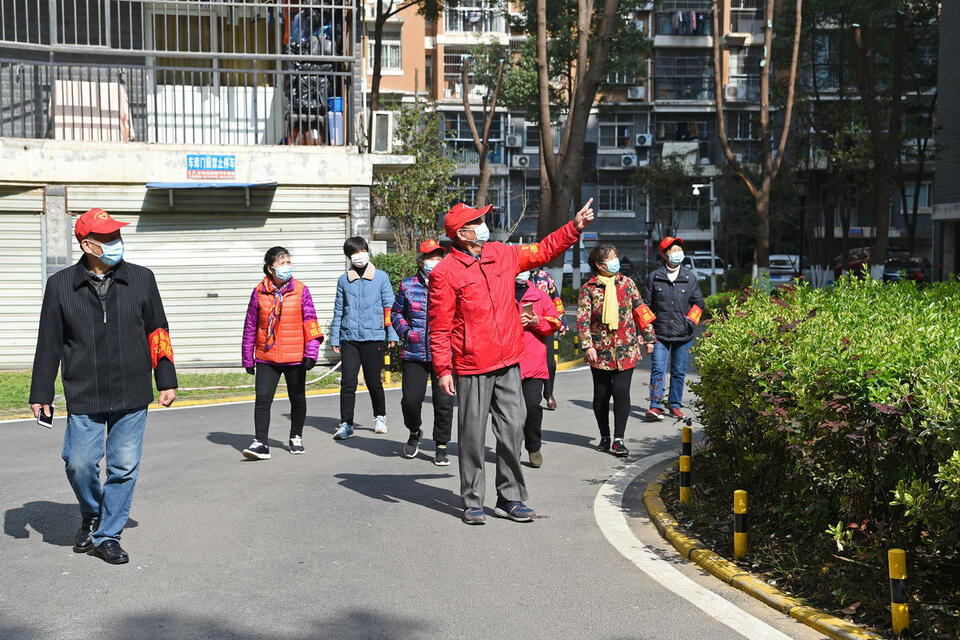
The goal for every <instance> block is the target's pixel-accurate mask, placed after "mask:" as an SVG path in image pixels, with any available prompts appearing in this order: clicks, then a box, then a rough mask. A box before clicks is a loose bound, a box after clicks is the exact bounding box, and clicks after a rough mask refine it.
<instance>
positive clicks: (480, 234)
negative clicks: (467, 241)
mask: <svg viewBox="0 0 960 640" xmlns="http://www.w3.org/2000/svg"><path fill="white" fill-rule="evenodd" d="M464 231H473V233H474V234H475V238H474V240H473V243H474V244H475V245H477V246H480V245H482V244H483V243H484V242H486V241H487V240H489V239H490V228H489V227H487V223H486V222H481V223H480V224H479V226H477V227H475V228H473V229H464Z"/></svg>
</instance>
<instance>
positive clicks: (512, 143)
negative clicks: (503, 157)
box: [506, 133, 523, 149]
mask: <svg viewBox="0 0 960 640" xmlns="http://www.w3.org/2000/svg"><path fill="white" fill-rule="evenodd" d="M506 142H507V148H508V149H519V148H520V147H522V146H523V136H522V135H520V134H519V133H508V134H507V141H506Z"/></svg>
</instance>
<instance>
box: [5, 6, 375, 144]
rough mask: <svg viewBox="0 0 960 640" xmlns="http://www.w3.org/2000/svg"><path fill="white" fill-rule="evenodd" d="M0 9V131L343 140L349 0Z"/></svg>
mask: <svg viewBox="0 0 960 640" xmlns="http://www.w3.org/2000/svg"><path fill="white" fill-rule="evenodd" d="M0 9H2V12H0V135H2V136H24V137H34V138H55V139H63V140H87V141H97V140H113V141H124V142H126V141H137V142H159V143H212V144H335V145H344V144H349V143H350V142H351V141H352V140H353V137H354V136H353V126H351V125H352V120H353V117H354V116H353V105H352V100H351V82H350V77H351V71H352V66H353V63H354V60H355V58H354V53H355V50H356V49H355V42H354V40H355V37H354V36H355V34H356V22H355V20H356V18H355V12H354V8H353V5H352V4H349V3H346V4H344V3H341V2H339V1H336V2H332V1H331V2H327V1H325V2H321V3H310V4H307V3H301V2H300V1H299V0H298V1H296V2H288V1H286V0H279V2H277V3H267V2H259V1H254V2H231V1H226V2H187V1H185V0H150V1H147V2H138V1H133V0H102V2H99V3H90V4H86V3H80V2H68V1H67V0H60V1H59V2H48V3H37V2H32V1H30V0H0Z"/></svg>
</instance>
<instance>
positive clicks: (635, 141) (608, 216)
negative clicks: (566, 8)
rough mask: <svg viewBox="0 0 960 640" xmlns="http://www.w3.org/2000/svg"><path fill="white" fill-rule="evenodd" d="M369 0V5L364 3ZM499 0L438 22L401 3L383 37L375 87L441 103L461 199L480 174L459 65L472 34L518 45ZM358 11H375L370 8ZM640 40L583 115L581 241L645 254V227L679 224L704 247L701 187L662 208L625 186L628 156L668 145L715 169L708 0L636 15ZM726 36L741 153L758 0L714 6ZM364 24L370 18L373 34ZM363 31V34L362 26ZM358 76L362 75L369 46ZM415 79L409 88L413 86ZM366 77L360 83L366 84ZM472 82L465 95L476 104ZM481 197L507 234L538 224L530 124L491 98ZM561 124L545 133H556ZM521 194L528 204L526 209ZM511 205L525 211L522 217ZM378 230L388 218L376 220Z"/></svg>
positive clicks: (753, 148) (749, 134) (732, 115)
mask: <svg viewBox="0 0 960 640" xmlns="http://www.w3.org/2000/svg"><path fill="white" fill-rule="evenodd" d="M370 6H371V7H372V6H373V4H372V3H370ZM509 11H510V8H509V6H508V5H504V4H502V3H497V2H485V1H484V0H469V2H466V3H465V2H462V1H461V2H457V3H456V4H454V3H449V4H447V6H446V7H445V8H444V11H443V13H442V15H441V18H440V19H439V20H438V22H437V23H436V24H432V23H427V22H426V21H424V20H423V19H422V18H421V17H419V16H418V15H417V14H416V10H415V9H407V10H406V11H404V12H402V13H400V14H398V16H396V19H395V20H394V21H393V24H392V25H391V30H390V32H389V33H390V34H391V35H390V36H389V38H387V39H385V43H384V53H383V59H384V60H385V61H389V63H390V65H391V66H389V67H388V66H387V65H384V69H385V71H384V76H383V81H382V84H381V90H382V91H383V92H385V93H387V94H393V95H395V96H398V97H409V96H412V95H413V92H414V90H415V89H417V90H419V91H421V92H424V93H425V94H426V95H428V96H429V97H431V98H435V99H436V100H437V103H438V108H439V109H440V111H442V112H443V114H444V119H445V123H446V135H447V140H448V143H449V144H450V146H451V147H452V148H453V149H454V153H456V154H457V158H458V160H459V162H460V171H459V176H458V180H459V182H460V185H461V187H462V190H463V192H464V193H465V197H466V198H467V199H468V200H469V199H470V192H471V190H473V189H475V185H476V181H477V177H478V173H479V170H478V158H477V155H476V151H475V150H474V148H473V141H472V138H471V137H470V134H469V130H468V127H467V124H466V119H465V117H464V113H463V105H462V93H461V92H462V87H461V66H462V64H463V59H464V56H466V55H467V54H468V53H469V50H470V47H471V46H473V44H474V43H476V42H480V41H483V42H489V41H491V40H495V41H497V42H499V43H501V44H505V45H510V44H517V43H519V42H520V41H521V40H522V39H523V38H525V37H526V36H523V35H521V34H519V33H517V32H516V31H514V30H513V29H511V27H510V24H511V21H510V19H509V17H510V15H509ZM367 15H368V16H369V15H373V14H372V13H371V11H370V10H368V12H367ZM634 19H635V20H636V21H637V26H638V28H640V30H641V31H642V32H644V33H645V34H646V35H647V37H648V38H649V39H650V42H651V45H652V50H653V53H652V56H651V59H650V60H649V61H648V63H647V66H646V67H645V68H643V69H637V70H636V71H635V72H634V73H627V74H610V75H608V76H607V77H606V78H605V82H604V85H603V87H602V89H601V96H602V99H603V100H602V104H603V107H602V108H597V109H595V110H594V112H593V113H592V114H591V116H590V122H589V128H588V134H587V140H586V149H585V157H584V169H583V182H582V199H583V200H586V199H587V198H590V197H592V198H594V203H595V204H594V207H595V208H596V209H597V214H598V219H597V222H596V223H595V224H594V225H592V226H591V229H590V232H589V233H588V234H587V237H586V240H585V244H586V246H587V247H589V246H591V245H593V244H596V243H599V242H615V243H616V244H617V245H618V246H620V247H621V250H622V252H623V253H624V254H625V255H627V256H631V257H632V259H634V260H638V259H642V258H643V254H644V253H645V252H646V253H648V254H649V243H648V242H646V240H647V239H648V238H650V237H653V238H657V237H660V236H662V235H665V234H667V233H674V234H680V235H683V236H684V237H685V238H687V239H688V241H689V242H690V246H691V247H692V248H694V249H707V248H709V244H710V229H709V226H708V225H706V224H704V223H703V221H704V220H705V219H707V218H706V215H705V212H706V211H707V208H708V206H709V194H708V193H707V191H706V190H704V193H703V196H702V197H701V199H700V201H699V202H698V203H697V204H696V205H695V206H693V207H688V208H687V209H686V210H677V211H675V212H673V215H672V216H670V217H669V219H664V218H663V217H662V216H653V215H651V214H649V213H648V203H647V202H646V199H645V197H644V195H643V194H642V193H640V192H639V191H638V189H637V188H636V186H635V179H634V176H633V172H634V170H635V168H636V167H637V166H640V165H644V164H648V163H649V162H651V161H656V159H658V158H660V157H662V156H666V155H674V156H678V157H681V158H682V159H683V161H684V162H685V163H687V164H689V165H690V166H691V169H692V167H693V166H694V165H697V166H698V167H699V173H700V174H701V177H702V179H703V180H709V179H710V178H711V177H714V176H716V175H718V173H719V171H718V169H717V164H718V163H719V162H721V161H722V154H720V152H719V147H718V142H717V137H716V136H717V128H716V109H715V107H714V77H713V50H712V47H713V37H714V35H713V24H712V23H713V20H712V12H711V10H710V2H709V0H664V1H663V2H660V3H657V4H656V6H655V5H654V4H653V3H650V4H649V5H647V6H646V7H645V8H644V10H643V11H641V12H639V13H638V14H636V15H635V16H634ZM720 25H721V37H723V38H724V42H723V44H724V53H723V64H724V69H723V73H722V74H721V75H722V79H723V83H724V91H725V93H724V95H725V96H726V100H727V103H726V106H727V109H728V118H729V125H728V127H729V128H730V129H731V131H732V134H731V138H732V139H733V145H734V146H735V148H736V151H737V153H740V154H743V156H744V158H745V159H747V160H749V159H752V158H755V157H756V156H757V155H758V153H759V146H758V145H759V135H758V131H757V129H756V126H755V121H756V118H755V116H754V114H755V113H756V111H757V109H758V106H757V103H758V100H759V74H760V67H759V56H760V45H759V44H758V43H759V42H760V41H761V32H762V27H763V11H762V8H761V2H760V0H733V1H732V2H730V3H727V4H726V6H725V7H724V9H723V12H722V16H721V17H720ZM371 30H372V27H371V28H369V29H368V32H367V33H368V36H370V35H371ZM371 41H372V36H371ZM364 52H365V55H366V56H367V61H366V63H365V64H366V65H367V66H366V69H367V70H366V75H365V78H366V80H367V81H368V82H369V80H370V78H371V74H372V72H371V71H370V69H369V66H370V62H369V60H370V58H371V56H372V52H373V49H372V45H371V46H370V47H369V48H366V49H364ZM414 78H416V79H417V83H416V84H417V87H415V86H414V84H415V82H414ZM368 86H369V84H368ZM481 96H482V94H481V93H480V92H479V91H476V92H475V95H473V96H471V98H472V101H473V103H474V104H476V105H478V106H477V107H476V109H477V111H479V100H480V98H481ZM491 131H492V134H491V143H492V150H491V155H490V158H491V168H492V171H491V181H490V193H489V202H491V203H493V204H494V205H495V213H494V216H493V222H494V226H495V227H496V228H497V230H499V231H500V232H501V235H505V234H506V232H507V231H509V230H511V229H513V234H512V236H510V237H511V239H514V240H517V239H524V238H531V237H533V236H534V235H535V234H536V212H537V207H538V203H539V157H538V155H539V154H538V152H539V135H538V132H537V129H536V126H535V125H534V124H532V123H530V122H527V121H526V120H525V118H524V114H522V113H518V112H511V111H510V110H509V109H506V108H502V107H501V108H500V109H499V110H498V113H497V117H496V119H495V121H494V123H493V127H492V129H491ZM560 133H561V132H560V131H559V130H558V131H557V132H556V134H557V135H555V136H554V138H555V140H556V141H557V143H558V141H559V139H560ZM524 204H526V209H524ZM521 212H525V213H524V216H523V219H522V220H520V219H519V218H520V216H521ZM380 228H381V231H382V232H383V233H384V236H383V237H384V238H385V237H386V232H385V231H386V228H385V227H380Z"/></svg>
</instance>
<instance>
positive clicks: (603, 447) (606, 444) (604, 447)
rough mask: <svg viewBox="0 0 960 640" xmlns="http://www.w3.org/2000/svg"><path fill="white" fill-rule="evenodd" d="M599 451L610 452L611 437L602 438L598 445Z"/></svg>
mask: <svg viewBox="0 0 960 640" xmlns="http://www.w3.org/2000/svg"><path fill="white" fill-rule="evenodd" d="M597 451H610V438H609V436H608V437H601V438H600V444H598V445H597Z"/></svg>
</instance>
